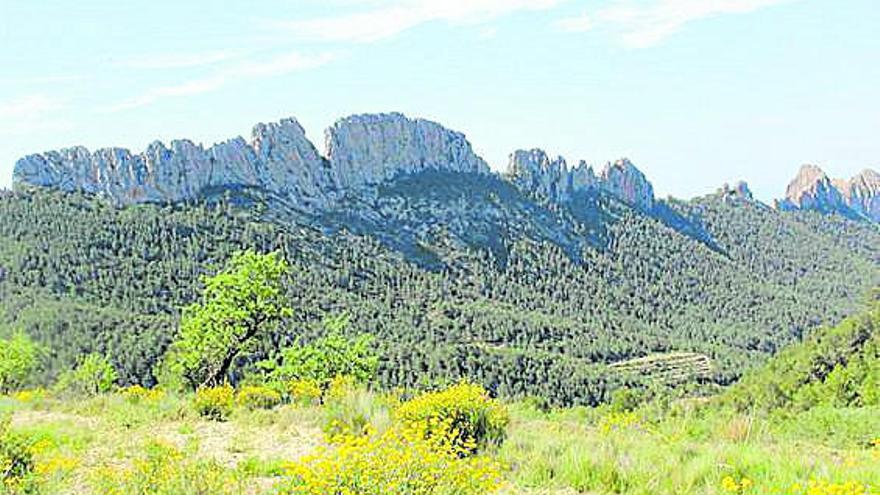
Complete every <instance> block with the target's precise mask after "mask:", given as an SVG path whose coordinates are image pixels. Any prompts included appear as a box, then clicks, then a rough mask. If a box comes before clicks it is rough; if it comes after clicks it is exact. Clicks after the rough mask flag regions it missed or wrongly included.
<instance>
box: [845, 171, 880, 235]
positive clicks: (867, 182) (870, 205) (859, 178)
mask: <svg viewBox="0 0 880 495" xmlns="http://www.w3.org/2000/svg"><path fill="white" fill-rule="evenodd" d="M841 187H842V189H841V192H842V193H843V197H844V198H845V199H846V202H847V204H848V205H849V207H850V208H851V209H852V210H853V211H855V212H856V213H858V214H860V215H863V216H865V217H867V218H870V219H871V220H873V221H875V222H880V173H877V172H876V171H874V170H871V169H865V170H862V171H861V172H859V173H858V174H857V175H855V176H854V177H853V178H852V179H850V180H849V181H845V182H843V183H842V184H841Z"/></svg>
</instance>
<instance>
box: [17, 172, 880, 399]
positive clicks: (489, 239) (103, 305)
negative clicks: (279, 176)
mask: <svg viewBox="0 0 880 495" xmlns="http://www.w3.org/2000/svg"><path fill="white" fill-rule="evenodd" d="M407 180H408V181H409V182H406V181H402V182H398V183H396V185H390V186H388V187H386V188H385V189H383V190H382V191H381V195H380V197H379V199H378V200H376V201H378V202H379V203H380V204H381V205H384V206H382V207H381V208H377V209H376V211H381V212H383V213H382V215H383V216H382V217H381V218H376V219H374V220H373V221H372V222H365V221H364V219H363V218H354V219H353V218H352V217H351V216H348V217H347V216H346V214H345V212H346V211H348V212H356V211H357V205H347V206H345V207H343V208H339V209H337V210H335V214H334V215H329V216H328V215H324V216H323V217H322V218H311V219H303V218H293V217H285V216H283V215H279V214H278V213H277V212H278V211H279V210H278V209H277V208H273V209H270V210H269V212H270V213H266V210H265V209H263V208H261V204H262V203H261V199H260V198H259V197H258V196H249V197H232V198H228V199H217V200H214V201H212V202H210V203H184V204H178V205H174V206H155V205H136V206H129V207H126V208H115V207H113V206H110V205H108V204H106V203H104V202H101V201H98V200H95V199H91V198H89V197H86V196H83V195H78V194H63V193H58V192H51V191H30V192H20V193H15V194H6V195H4V196H3V197H2V198H0V267H2V268H0V277H2V283H0V290H2V309H3V319H4V323H5V324H4V327H5V328H7V331H11V329H14V328H17V327H21V328H23V329H24V330H26V331H27V332H28V333H30V334H31V335H33V336H34V337H36V339H37V340H38V341H40V342H43V343H46V344H49V345H48V346H47V348H49V349H51V350H52V351H51V352H52V353H53V355H52V356H50V358H51V359H50V362H51V366H50V369H47V370H46V371H45V378H46V379H47V380H48V379H50V378H51V377H53V376H54V375H56V374H57V372H58V371H59V370H61V369H64V368H65V367H68V366H69V365H70V364H71V363H72V361H73V360H74V359H75V358H76V357H77V356H79V355H82V354H83V353H86V352H90V351H92V350H97V351H99V352H102V353H106V354H108V355H109V356H110V357H111V359H112V360H113V362H114V364H115V365H116V367H117V369H118V370H119V372H120V375H121V381H122V382H123V383H144V384H151V383H153V380H154V376H153V374H152V366H153V364H154V363H155V361H156V359H157V357H158V356H160V355H161V354H162V353H163V352H164V350H165V347H166V346H167V345H168V342H169V341H170V340H171V339H172V337H173V336H174V334H175V332H176V322H177V319H178V316H179V315H178V311H179V308H180V307H181V306H182V305H184V304H186V303H188V302H190V301H192V300H193V298H194V297H195V296H196V294H197V291H198V288H199V275H200V274H204V273H212V272H213V271H215V270H216V269H217V268H218V267H219V266H220V264H221V263H223V262H224V261H225V260H226V259H227V258H229V256H231V254H232V253H233V252H235V251H238V250H241V249H244V248H253V249H255V250H258V251H263V252H266V251H271V250H275V249H278V250H280V251H281V253H282V254H283V256H284V257H285V258H286V259H287V260H288V261H289V262H290V263H291V265H292V267H293V271H294V276H293V277H292V279H291V281H290V284H289V287H288V291H289V295H290V297H291V298H292V300H293V307H294V308H295V315H294V317H293V318H292V319H291V320H290V321H289V322H287V323H286V324H285V325H284V328H283V331H282V333H283V337H282V339H292V338H293V337H295V336H297V335H304V336H306V337H309V336H312V335H315V334H316V330H315V325H314V323H315V322H317V321H319V320H320V319H321V317H322V316H323V315H324V314H325V313H340V312H348V313H349V314H350V315H351V318H352V325H351V331H355V332H361V331H367V332H370V333H372V334H374V335H376V336H377V337H378V339H377V343H378V345H379V347H380V348H381V349H380V350H381V352H380V354H381V355H382V356H383V360H382V362H381V363H380V367H379V371H378V375H377V377H378V378H377V379H378V380H379V381H381V382H382V383H383V384H385V385H417V384H419V383H423V382H432V381H435V380H439V379H445V380H450V379H455V378H457V377H460V376H469V377H472V378H474V379H476V380H479V381H480V382H482V383H484V384H485V385H487V386H488V387H490V388H491V389H492V390H494V391H495V392H496V393H499V394H501V395H509V396H523V395H541V396H544V397H546V398H548V399H550V400H551V401H554V402H559V403H573V402H581V403H596V402H599V401H602V400H605V399H607V397H608V395H609V393H610V391H611V390H612V389H613V388H615V387H616V386H618V385H620V384H622V383H637V382H641V381H642V377H643V376H650V372H649V370H648V371H643V370H639V372H637V373H633V372H631V371H626V372H624V371H622V370H621V369H620V368H621V367H620V366H613V367H610V366H609V365H612V364H614V363H619V362H622V361H626V360H630V359H633V358H638V357H642V356H648V355H663V354H666V353H678V352H690V353H694V354H696V355H699V356H705V357H707V358H708V360H703V358H702V357H701V358H700V362H701V363H704V362H708V363H709V364H708V366H702V365H701V371H700V373H698V374H695V375H694V376H690V377H682V379H696V380H703V381H710V382H715V383H729V382H731V381H732V380H734V379H735V378H737V377H738V376H739V375H740V374H741V373H742V372H743V370H745V369H747V368H749V367H750V366H753V365H755V364H756V363H759V362H762V361H763V360H764V359H765V358H766V357H767V356H768V355H770V354H772V353H774V352H776V351H777V350H778V349H779V348H780V347H781V346H783V345H785V344H787V343H790V342H792V341H795V340H797V339H799V338H800V337H802V336H803V335H804V334H805V333H807V332H809V331H810V330H811V329H813V328H815V327H817V326H818V325H820V324H823V323H834V322H837V321H839V320H840V319H841V318H843V317H844V316H845V315H846V314H848V313H850V312H852V311H853V310H854V309H856V308H857V307H859V305H860V304H861V302H862V299H863V297H864V294H865V293H866V291H867V290H868V288H869V287H871V286H876V285H878V283H880V232H878V229H877V226H876V224H870V223H865V222H853V221H850V220H846V219H844V218H841V217H836V216H823V215H820V214H816V213H810V212H778V211H776V210H773V209H770V208H768V207H766V206H764V205H762V204H760V203H758V202H755V201H751V200H746V199H741V198H737V197H731V196H729V195H726V194H716V195H711V196H707V197H704V198H700V199H697V200H693V201H690V202H679V201H669V202H663V203H659V206H658V207H657V208H655V210H654V211H652V212H651V213H650V214H646V213H642V212H639V211H637V210H635V209H631V208H627V207H624V206H622V205H621V206H618V203H616V202H614V201H611V200H609V199H608V198H605V197H603V196H601V195H598V196H592V197H588V196H584V197H582V198H580V199H579V200H577V201H572V202H570V203H567V204H565V205H548V204H542V203H540V202H537V201H531V199H529V198H527V197H525V196H523V195H521V194H519V193H518V192H516V191H513V190H509V189H505V188H506V186H505V185H504V184H501V183H497V184H496V185H494V186H493V185H492V184H489V185H488V186H486V184H484V183H481V184H480V187H479V188H476V187H475V188H473V189H468V188H467V187H446V188H442V187H431V186H430V184H427V185H426V184H425V182H431V181H432V180H434V179H432V175H431V173H428V174H425V175H422V176H419V175H415V176H410V177H409V178H408V179H407ZM480 180H482V181H483V182H486V181H488V182H491V181H492V179H480ZM419 181H422V182H421V183H420V182H419ZM414 184H415V185H414ZM416 185H417V187H416ZM484 186H485V187H484ZM419 191H422V192H421V193H419ZM426 191H427V192H426ZM476 191H482V194H476ZM346 208H347V210H346ZM273 212H274V213H273ZM462 212H467V214H462V215H459V213H462ZM487 212H488V213H487ZM560 225H561V227H560ZM569 233H570V235H569ZM566 236H568V237H566ZM395 239H397V240H400V239H403V240H407V242H406V243H405V245H402V244H396V243H395V242H394V240H395ZM567 239H568V240H571V239H573V240H575V241H577V242H568V240H567ZM841 274H846V276H842V275H841Z"/></svg>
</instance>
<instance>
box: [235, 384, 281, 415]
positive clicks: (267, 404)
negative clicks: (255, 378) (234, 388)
mask: <svg viewBox="0 0 880 495" xmlns="http://www.w3.org/2000/svg"><path fill="white" fill-rule="evenodd" d="M235 399H236V402H237V403H238V404H239V405H242V406H244V407H246V408H248V409H271V408H273V407H275V406H277V405H278V404H281V394H279V393H278V392H276V391H275V390H272V389H271V388H269V387H265V386H261V385H247V386H244V387H241V388H240V389H238V393H237V394H236V397H235Z"/></svg>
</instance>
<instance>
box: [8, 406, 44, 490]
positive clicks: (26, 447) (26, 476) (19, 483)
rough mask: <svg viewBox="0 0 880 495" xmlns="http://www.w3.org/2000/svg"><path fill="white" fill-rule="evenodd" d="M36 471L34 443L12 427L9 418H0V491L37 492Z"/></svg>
mask: <svg viewBox="0 0 880 495" xmlns="http://www.w3.org/2000/svg"><path fill="white" fill-rule="evenodd" d="M34 471H35V462H34V451H33V445H32V444H31V442H30V441H29V440H28V439H27V438H25V437H23V436H21V435H20V434H18V433H16V432H13V431H12V430H11V429H10V421H9V418H0V483H2V486H0V493H35V492H36V490H37V488H38V483H37V477H36V476H35V473H34Z"/></svg>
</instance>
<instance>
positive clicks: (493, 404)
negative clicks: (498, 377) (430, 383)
mask: <svg viewBox="0 0 880 495" xmlns="http://www.w3.org/2000/svg"><path fill="white" fill-rule="evenodd" d="M396 416H397V418H398V419H400V421H401V422H402V424H403V425H404V427H405V428H407V429H408V430H410V431H414V432H416V433H417V434H419V435H421V436H423V437H424V438H428V439H431V438H433V439H434V440H435V441H438V440H443V441H447V442H449V443H450V445H451V446H452V448H454V449H455V451H456V452H458V454H459V455H469V454H472V453H474V452H475V451H477V450H479V449H482V448H484V447H486V446H487V445H489V444H494V445H500V444H501V442H503V441H504V438H505V437H506V435H507V425H508V423H509V422H510V416H509V415H508V412H507V409H506V408H505V407H504V406H503V405H502V404H501V403H499V402H498V401H496V400H494V399H491V398H490V397H489V394H488V393H487V392H486V390H485V389H484V388H483V387H481V386H479V385H475V384H471V383H460V384H458V385H453V386H452V387H449V388H447V389H445V390H441V391H437V392H427V393H424V394H422V395H420V396H418V397H415V398H413V399H411V400H409V401H407V402H405V403H403V404H402V405H401V406H400V407H399V408H398V410H397V412H396Z"/></svg>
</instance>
